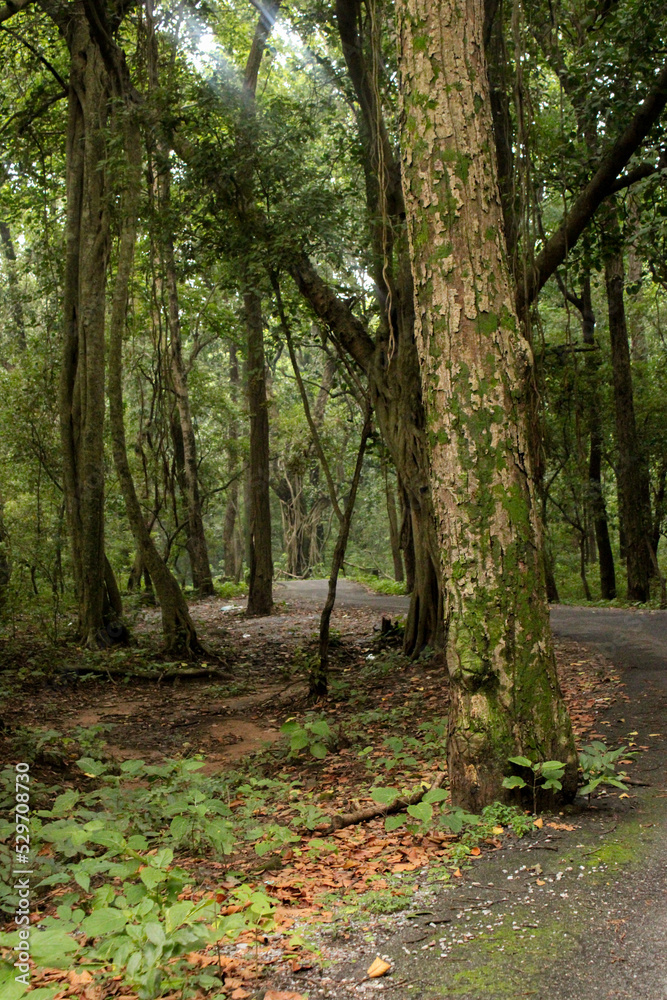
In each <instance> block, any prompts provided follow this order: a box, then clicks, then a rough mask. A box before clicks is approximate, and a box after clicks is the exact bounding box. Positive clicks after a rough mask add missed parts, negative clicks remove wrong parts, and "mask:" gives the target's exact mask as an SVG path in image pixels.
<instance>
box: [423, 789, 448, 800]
mask: <svg viewBox="0 0 667 1000" xmlns="http://www.w3.org/2000/svg"><path fill="white" fill-rule="evenodd" d="M447 798H449V792H446V791H445V789H444V788H429V790H428V792H427V793H426V795H425V796H424V798H423V799H422V802H444V801H445V799H447Z"/></svg>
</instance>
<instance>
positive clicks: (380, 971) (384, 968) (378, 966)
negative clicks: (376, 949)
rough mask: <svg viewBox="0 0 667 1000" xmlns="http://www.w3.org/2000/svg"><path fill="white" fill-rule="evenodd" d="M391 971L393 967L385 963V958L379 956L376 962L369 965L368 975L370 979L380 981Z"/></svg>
mask: <svg viewBox="0 0 667 1000" xmlns="http://www.w3.org/2000/svg"><path fill="white" fill-rule="evenodd" d="M390 969H391V965H390V964H389V962H385V960H384V959H383V958H380V957H379V956H378V957H377V958H376V959H375V961H374V962H372V963H371V964H370V965H369V967H368V971H367V972H366V975H367V976H368V978H369V979H378V978H379V977H380V976H385V975H386V974H387V973H388V972H389V970H390Z"/></svg>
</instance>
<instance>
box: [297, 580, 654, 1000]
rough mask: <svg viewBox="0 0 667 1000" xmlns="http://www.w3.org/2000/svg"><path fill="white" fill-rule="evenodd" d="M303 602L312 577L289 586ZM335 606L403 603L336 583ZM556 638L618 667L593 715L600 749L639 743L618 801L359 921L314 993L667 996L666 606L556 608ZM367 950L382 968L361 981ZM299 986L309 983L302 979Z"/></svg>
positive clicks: (581, 812) (318, 587)
mask: <svg viewBox="0 0 667 1000" xmlns="http://www.w3.org/2000/svg"><path fill="white" fill-rule="evenodd" d="M285 586H286V589H287V590H288V591H291V592H292V593H294V592H295V591H297V592H298V594H299V597H300V598H301V599H304V600H305V599H308V598H309V597H310V599H311V600H313V599H315V600H316V599H318V598H319V597H320V596H323V595H324V592H325V591H324V581H303V582H298V583H289V584H287V585H285ZM339 600H340V606H341V607H343V606H345V605H347V604H348V602H350V604H349V606H352V602H353V604H354V606H362V605H365V606H370V605H371V604H372V605H373V607H375V606H376V603H377V607H378V609H379V608H382V609H383V610H385V611H386V612H387V613H394V614H395V613H398V612H400V611H401V610H405V609H406V608H407V599H406V598H400V597H391V598H384V597H382V596H381V595H372V596H370V597H369V595H368V594H367V592H365V590H364V588H362V587H360V586H359V585H358V584H353V583H351V582H349V581H343V582H342V586H341V589H340V593H339ZM552 624H553V628H554V633H555V635H556V637H557V638H559V639H561V640H572V641H576V642H578V643H581V644H584V645H585V646H588V647H589V648H591V649H594V650H596V651H599V652H602V653H604V654H605V655H606V656H607V657H609V659H610V660H611V661H612V662H613V663H614V665H615V666H616V667H617V668H618V669H619V670H620V671H622V682H623V684H624V685H625V696H626V697H627V700H625V699H624V703H623V704H621V705H620V706H619V703H616V704H615V705H613V706H612V707H611V708H610V709H609V711H608V712H607V713H606V715H604V716H603V717H602V719H601V724H602V725H604V727H605V728H604V732H605V734H608V737H607V740H606V742H607V743H608V745H610V746H611V745H614V744H615V743H616V741H617V740H619V739H620V740H623V741H624V742H626V743H633V744H635V745H636V747H637V748H639V749H640V753H639V758H638V760H637V762H636V763H635V765H633V767H632V768H631V771H632V775H633V781H634V782H637V783H640V782H645V783H646V786H645V787H644V786H643V785H642V784H633V786H632V787H631V789H630V795H629V796H624V797H623V798H619V797H618V796H617V795H615V794H614V795H608V796H604V797H601V798H599V799H598V800H597V802H596V804H595V807H594V808H588V807H587V806H586V804H585V803H584V802H583V801H579V802H578V803H577V804H576V805H575V807H573V808H572V809H570V810H569V811H567V813H566V814H565V815H561V816H559V817H554V818H553V819H552V820H550V821H548V822H547V823H546V825H545V827H544V828H543V830H542V831H540V832H539V833H538V834H536V836H529V837H526V838H524V839H523V840H520V841H514V842H510V843H509V844H508V846H506V847H505V848H503V849H502V850H499V851H498V852H496V853H494V854H493V855H488V854H487V855H485V856H483V857H482V859H481V860H480V861H479V862H477V863H476V864H475V866H474V869H473V871H472V872H467V873H465V875H464V877H463V878H461V879H460V880H457V884H456V885H455V886H451V887H446V888H442V889H438V890H434V889H433V887H431V886H429V885H428V883H427V881H426V877H427V871H426V870H425V872H424V876H425V878H424V884H423V885H422V887H421V889H420V891H419V892H418V893H417V895H416V898H415V901H414V904H413V906H412V908H411V909H410V910H408V911H405V912H403V913H400V914H392V915H391V916H389V917H385V918H383V917H380V918H370V921H369V923H368V924H367V925H366V928H365V929H366V933H365V939H362V938H361V937H360V936H359V935H353V936H352V938H351V939H350V941H349V942H346V943H345V944H337V940H336V936H335V934H334V935H333V936H332V939H331V940H330V941H329V942H327V943H328V946H329V953H330V954H332V953H333V956H337V960H334V962H333V964H332V966H331V967H330V968H329V969H327V970H326V971H325V972H324V973H322V976H321V978H320V979H319V981H318V982H313V983H312V986H314V987H315V986H316V987H317V993H318V994H319V995H320V996H324V997H330V998H332V1000H348V998H353V997H363V996H372V995H374V994H375V993H382V992H385V991H386V992H387V993H388V995H390V996H392V997H398V996H400V997H401V1000H406V998H408V997H413V998H416V1000H436V998H452V1000H453V998H455V997H456V998H460V1000H482V998H483V1000H518V998H519V997H532V998H535V1000H547V998H548V1000H552V998H553V997H558V998H559V1000H581V998H584V997H585V998H586V1000H620V998H627V1000H666V998H667V952H666V950H665V942H666V941H667V788H666V787H665V786H666V781H667V612H642V611H625V610H616V609H595V608H575V607H555V608H553V609H552ZM376 955H382V956H383V957H385V958H386V959H387V960H388V961H390V962H391V964H392V973H391V975H390V976H388V977H387V978H385V979H383V980H365V981H364V974H365V971H366V969H367V968H368V966H369V965H370V964H371V962H372V960H373V959H374V958H375V957H376ZM309 985H311V984H310V983H309Z"/></svg>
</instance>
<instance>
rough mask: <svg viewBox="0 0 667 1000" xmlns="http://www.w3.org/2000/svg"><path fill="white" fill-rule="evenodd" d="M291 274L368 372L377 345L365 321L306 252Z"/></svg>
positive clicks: (294, 265)
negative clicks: (336, 290) (331, 285)
mask: <svg viewBox="0 0 667 1000" xmlns="http://www.w3.org/2000/svg"><path fill="white" fill-rule="evenodd" d="M290 273H291V275H292V277H293V278H294V280H295V282H296V284H297V287H298V289H299V291H300V292H301V294H302V295H303V297H304V298H305V299H306V300H307V301H308V302H309V303H310V305H311V307H312V309H313V311H314V313H315V315H316V316H317V317H318V318H319V319H321V320H322V321H323V322H324V323H326V325H327V326H328V327H330V329H331V330H333V331H334V332H335V334H336V337H337V338H338V340H339V341H340V342H341V344H342V345H343V347H344V348H345V350H346V351H348V352H349V353H350V354H351V355H352V357H353V358H354V360H355V361H356V362H357V364H359V365H360V367H361V368H363V370H364V371H368V369H369V367H370V365H371V362H372V359H373V355H374V354H375V344H374V343H373V340H372V338H371V337H370V335H369V333H368V331H367V330H366V327H365V326H364V324H363V323H362V322H361V320H360V319H357V317H356V316H355V315H354V313H353V312H352V310H351V309H350V307H349V306H348V305H347V304H346V303H345V302H344V301H343V300H342V299H341V298H339V297H338V296H337V295H336V293H335V292H334V291H333V289H332V288H330V286H329V285H328V284H327V283H326V282H325V281H324V280H323V278H321V277H320V275H319V274H318V273H317V271H316V270H315V268H314V267H313V265H312V264H311V262H310V260H309V259H308V257H307V256H306V255H305V254H302V255H301V257H299V259H298V260H297V262H296V263H295V264H293V265H292V267H291V268H290Z"/></svg>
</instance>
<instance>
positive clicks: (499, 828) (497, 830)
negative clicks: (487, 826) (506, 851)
mask: <svg viewBox="0 0 667 1000" xmlns="http://www.w3.org/2000/svg"><path fill="white" fill-rule="evenodd" d="M504 832H505V828H504V827H502V826H494V828H493V830H492V831H491V833H495V835H496V837H499V836H500V834H501V833H504Z"/></svg>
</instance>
